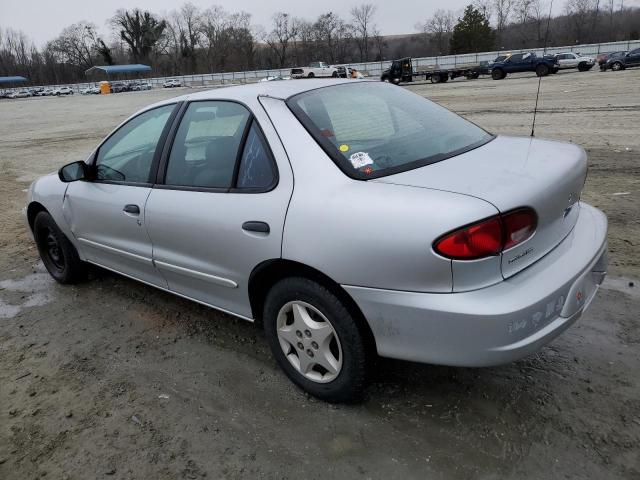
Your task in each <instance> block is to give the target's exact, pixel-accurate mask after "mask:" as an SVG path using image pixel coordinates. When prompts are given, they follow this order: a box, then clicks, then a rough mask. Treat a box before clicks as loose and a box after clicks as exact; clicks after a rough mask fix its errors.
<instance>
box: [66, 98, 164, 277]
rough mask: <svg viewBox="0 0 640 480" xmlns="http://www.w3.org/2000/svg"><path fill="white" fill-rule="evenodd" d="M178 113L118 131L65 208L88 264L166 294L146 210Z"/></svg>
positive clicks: (70, 192) (72, 188)
mask: <svg viewBox="0 0 640 480" xmlns="http://www.w3.org/2000/svg"><path fill="white" fill-rule="evenodd" d="M174 108H175V104H172V105H166V106H162V107H158V108H155V109H152V110H148V111H146V112H144V113H142V114H140V115H138V116H136V117H134V118H133V119H131V120H129V121H128V122H127V123H125V124H124V125H123V126H121V127H120V128H119V129H118V130H116V131H115V132H114V133H113V134H112V135H111V136H110V137H109V138H108V139H107V140H106V141H105V142H104V143H103V144H102V145H101V146H100V147H99V148H98V150H97V152H96V154H95V156H94V163H93V165H92V167H91V168H90V171H91V172H92V173H91V176H92V179H91V180H89V181H78V182H73V183H70V184H69V186H68V188H67V191H66V194H65V197H64V202H63V211H64V215H65V217H66V219H67V221H68V222H69V224H70V225H71V231H72V233H73V235H74V236H75V237H76V239H77V240H78V244H79V247H80V250H81V251H82V253H83V255H84V257H85V258H86V259H87V260H88V261H90V262H92V263H95V264H97V265H100V266H103V267H106V268H108V269H111V270H115V271H117V272H119V273H122V274H125V275H129V276H131V277H135V278H137V279H139V280H142V281H144V282H147V283H150V284H152V285H156V286H161V287H165V288H166V282H165V281H164V279H163V278H162V275H161V274H160V273H159V272H158V271H157V270H156V269H155V268H154V266H153V262H152V249H151V241H150V239H149V235H148V233H147V229H146V218H145V210H144V209H145V205H146V202H147V198H148V197H149V193H150V192H151V185H152V182H151V177H152V175H153V174H154V173H155V172H154V167H155V164H154V159H156V150H157V146H158V143H159V141H160V138H161V137H162V133H163V130H164V129H165V128H166V127H167V123H168V120H169V118H170V116H171V113H172V112H173V110H174Z"/></svg>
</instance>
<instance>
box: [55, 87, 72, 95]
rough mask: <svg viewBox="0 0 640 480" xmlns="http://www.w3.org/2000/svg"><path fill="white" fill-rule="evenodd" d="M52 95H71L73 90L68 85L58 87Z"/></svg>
mask: <svg viewBox="0 0 640 480" xmlns="http://www.w3.org/2000/svg"><path fill="white" fill-rule="evenodd" d="M54 95H56V96H58V97H59V96H60V95H73V90H71V88H69V87H60V88H58V89H57V90H56V91H55V93H54Z"/></svg>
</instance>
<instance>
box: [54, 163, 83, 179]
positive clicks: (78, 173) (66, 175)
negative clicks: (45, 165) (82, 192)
mask: <svg viewBox="0 0 640 480" xmlns="http://www.w3.org/2000/svg"><path fill="white" fill-rule="evenodd" d="M88 170H89V168H88V166H87V164H86V163H84V162H83V161H79V162H73V163H69V164H68V165H65V166H64V167H62V168H61V169H60V170H58V177H59V178H60V180H61V181H63V182H65V183H69V182H75V181H77V180H86V179H87V176H88V175H87V173H88Z"/></svg>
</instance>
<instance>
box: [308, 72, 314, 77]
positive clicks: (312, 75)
mask: <svg viewBox="0 0 640 480" xmlns="http://www.w3.org/2000/svg"><path fill="white" fill-rule="evenodd" d="M315 76H316V75H315V73H313V72H309V75H307V78H313V77H315Z"/></svg>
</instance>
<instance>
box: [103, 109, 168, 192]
mask: <svg viewBox="0 0 640 480" xmlns="http://www.w3.org/2000/svg"><path fill="white" fill-rule="evenodd" d="M174 107H175V105H165V106H163V107H159V108H154V109H153V110H149V111H147V112H144V113H142V114H140V115H138V116H137V117H135V118H133V119H131V120H130V121H129V122H127V123H126V124H124V125H123V126H122V127H120V128H119V129H118V130H117V131H116V132H115V133H114V134H113V135H111V136H110V137H109V138H108V139H107V140H106V141H105V142H104V143H103V144H102V145H101V146H100V148H99V150H98V156H97V158H96V179H97V180H108V181H116V182H132V183H147V182H149V175H150V172H151V164H152V162H153V156H154V154H155V151H156V147H157V145H158V141H159V140H160V136H161V135H162V130H163V129H164V127H165V125H166V123H167V120H168V119H169V116H170V115H171V112H172V111H173V109H174Z"/></svg>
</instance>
